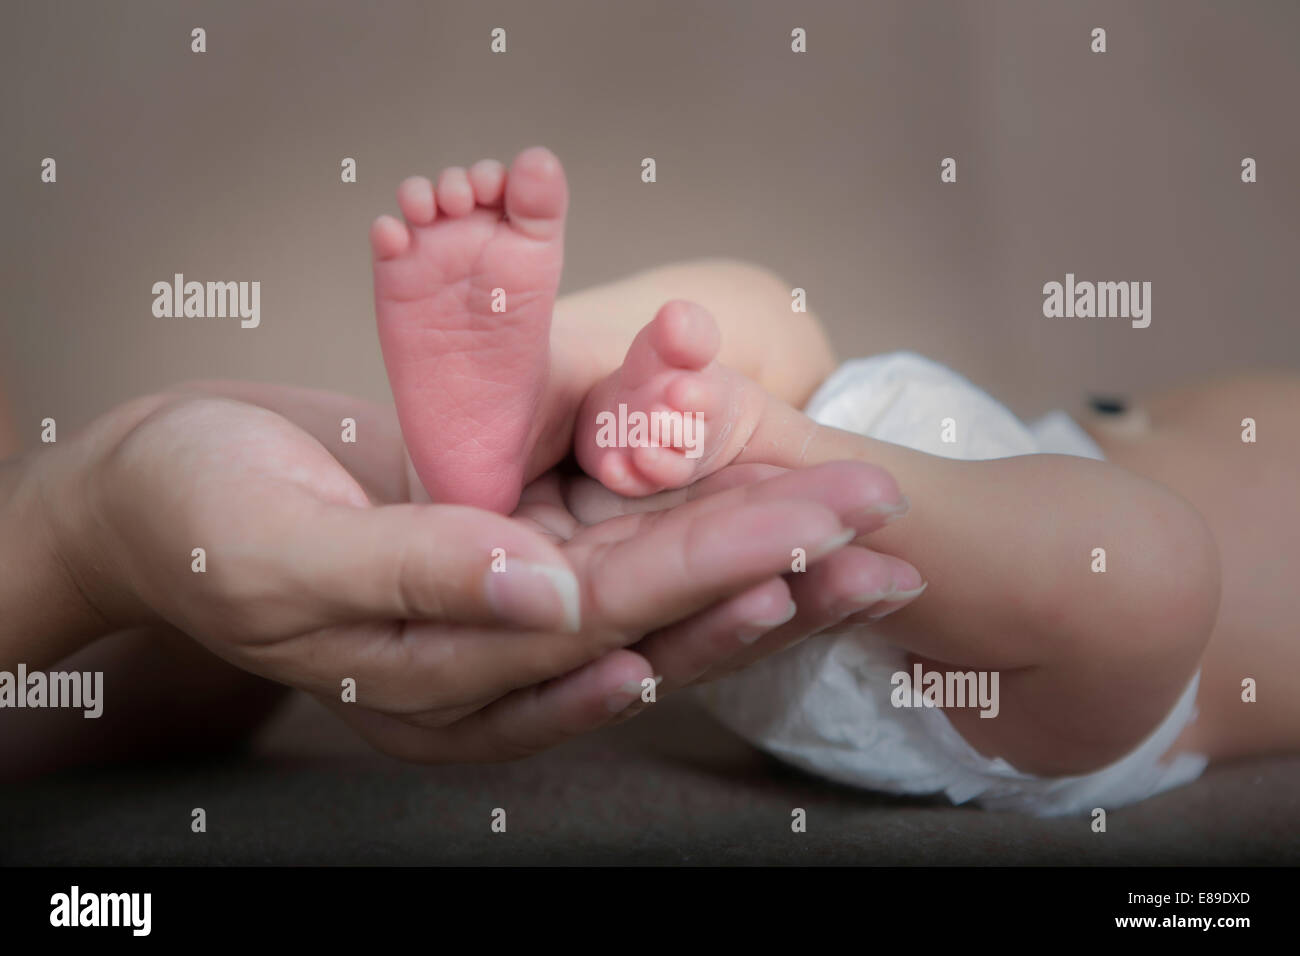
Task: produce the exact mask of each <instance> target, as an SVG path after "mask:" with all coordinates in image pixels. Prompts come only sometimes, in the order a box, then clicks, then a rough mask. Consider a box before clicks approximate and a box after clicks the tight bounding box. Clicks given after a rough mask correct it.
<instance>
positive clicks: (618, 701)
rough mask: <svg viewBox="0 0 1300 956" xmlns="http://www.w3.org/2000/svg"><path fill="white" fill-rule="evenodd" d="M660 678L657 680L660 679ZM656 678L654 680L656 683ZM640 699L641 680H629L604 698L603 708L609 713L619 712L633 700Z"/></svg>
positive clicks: (625, 708) (626, 707)
mask: <svg viewBox="0 0 1300 956" xmlns="http://www.w3.org/2000/svg"><path fill="white" fill-rule="evenodd" d="M662 679H663V678H660V679H659V680H662ZM658 683H659V681H658V680H656V681H655V684H656V685H657V684H658ZM640 699H641V682H640V681H639V680H630V681H628V682H627V683H626V684H624V685H622V686H621V687H619V689H618V690H616V691H615V692H614V693H612V694H610V695H609V696H608V697H606V698H605V708H606V709H607V710H608V711H609V712H610V713H611V714H617V713H621V712H622V711H625V710H627V709H628V707H630V706H631V705H632V702H633V701H637V700H640Z"/></svg>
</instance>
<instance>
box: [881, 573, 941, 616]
mask: <svg viewBox="0 0 1300 956" xmlns="http://www.w3.org/2000/svg"><path fill="white" fill-rule="evenodd" d="M929 586H930V582H929V581H927V582H925V583H924V584H922V585H921V586H920V587H919V588H912V589H911V590H910V591H891V592H890V593H889V594H886V595H885V598H886V599H887V600H888V601H889V604H890V605H891V606H890V607H888V608H886V609H885V610H883V611H881V612H880V613H879V614H868V615H867V620H868V621H879V620H880V619H881V618H882V617H889V615H891V614H893V613H894V612H895V611H901V610H902V609H903V608H905V607H907V606H908V605H909V604H911V603H912V599H913V598H914V597H916V596H917V595H919V594H920V593H921V592H922V591H924V590H925V589H926V588H927V587H929Z"/></svg>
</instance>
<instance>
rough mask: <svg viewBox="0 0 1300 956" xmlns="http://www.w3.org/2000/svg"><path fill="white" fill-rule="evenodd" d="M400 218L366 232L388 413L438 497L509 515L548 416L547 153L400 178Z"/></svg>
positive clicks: (552, 163)
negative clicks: (431, 176)
mask: <svg viewBox="0 0 1300 956" xmlns="http://www.w3.org/2000/svg"><path fill="white" fill-rule="evenodd" d="M397 199H398V204H399V205H400V206H401V209H402V214H403V215H404V216H405V217H406V221H405V222H401V221H400V220H398V219H395V218H394V217H392V216H380V217H379V219H377V220H376V221H375V223H374V225H373V226H372V227H371V229H370V242H371V247H372V249H373V252H374V279H375V315H376V318H377V319H378V322H379V341H380V344H381V345H382V347H383V352H384V364H385V365H386V366H387V369H388V378H389V382H390V383H391V385H392V389H393V398H394V400H395V401H396V403H397V416H398V420H399V421H400V422H401V425H402V435H403V437H404V438H405V439H406V446H407V451H408V453H409V454H410V457H411V463H412V465H413V466H414V467H415V471H416V474H417V475H418V476H419V478H420V482H421V483H422V484H423V485H424V488H425V490H426V491H427V492H428V493H429V496H430V497H431V498H432V499H433V500H434V501H437V502H446V503H455V504H467V505H476V506H478V507H481V508H487V509H490V510H492V511H498V512H503V513H508V512H510V511H513V510H514V508H515V505H516V504H517V503H518V501H519V493H520V490H521V489H522V487H523V482H524V470H525V468H526V467H527V463H528V458H529V455H530V454H531V452H532V450H533V446H534V445H535V444H536V443H537V441H538V436H539V433H540V432H541V431H542V430H543V429H544V428H545V427H546V423H545V421H544V418H543V416H542V415H540V414H539V407H540V406H541V404H542V399H543V395H544V393H545V390H546V384H547V372H548V369H549V366H550V351H549V342H550V329H551V310H552V307H553V306H554V303H555V293H556V290H557V288H558V287H559V283H560V268H561V265H562V263H563V259H564V214H565V209H566V208H567V206H568V187H567V185H566V184H565V181H564V170H563V169H562V168H561V167H560V161H559V160H558V159H556V158H555V156H554V155H553V154H552V153H550V152H549V151H548V150H545V149H541V148H534V149H528V150H524V152H522V153H520V154H519V155H518V156H517V157H515V161H514V164H513V165H512V166H511V167H510V170H509V172H508V173H507V171H506V169H505V167H503V166H502V165H501V164H500V163H498V162H496V161H495V160H484V161H482V162H480V163H476V164H475V165H474V166H472V167H471V168H470V169H469V171H468V172H466V170H464V169H460V168H452V169H446V170H443V172H442V175H441V176H439V178H438V185H437V189H436V190H435V188H434V186H433V184H432V183H431V182H430V181H429V180H428V179H425V178H424V177H412V178H411V179H408V180H406V181H405V182H403V183H402V184H401V186H400V187H399V188H398V192H397Z"/></svg>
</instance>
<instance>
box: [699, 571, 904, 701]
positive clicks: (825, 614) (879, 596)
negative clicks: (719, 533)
mask: <svg viewBox="0 0 1300 956" xmlns="http://www.w3.org/2000/svg"><path fill="white" fill-rule="evenodd" d="M787 580H788V581H789V582H790V592H791V595H792V596H793V599H794V601H795V604H796V606H797V607H798V611H797V613H796V614H795V616H794V617H793V618H792V619H791V620H790V621H789V623H787V624H784V625H782V626H781V627H778V628H775V629H773V630H771V631H769V632H768V633H766V634H764V635H763V636H762V637H760V638H759V639H758V640H756V641H754V642H753V643H752V644H751V645H750V646H749V647H747V648H745V649H744V650H742V651H740V652H739V653H737V654H734V655H732V656H731V657H729V658H727V659H726V660H725V661H721V662H720V663H719V664H718V665H717V666H715V667H714V668H712V669H710V670H709V671H708V672H707V673H705V674H703V675H702V676H701V678H700V679H701V681H709V680H715V679H716V678H718V677H721V676H723V675H725V674H728V673H731V672H732V671H734V670H738V669H740V668H742V667H746V666H748V665H750V664H752V663H754V662H755V661H757V660H760V659H762V658H764V657H767V656H769V655H771V654H775V653H778V652H779V651H782V650H785V649H786V648H788V647H791V646H793V645H795V644H798V643H799V642H800V641H802V640H804V639H806V638H808V637H811V636H813V635H815V634H819V633H821V632H822V631H825V630H828V629H829V628H832V627H835V626H837V625H839V624H840V623H841V622H844V621H846V620H848V619H850V618H853V617H854V616H855V615H869V614H871V613H872V612H873V611H874V610H875V609H876V608H878V607H883V606H887V605H888V604H889V603H890V602H891V601H895V600H900V599H902V600H910V599H911V597H914V596H915V593H919V592H916V591H915V589H917V588H923V587H924V585H923V583H922V581H921V575H920V573H919V572H918V571H917V570H916V569H915V568H914V567H912V566H911V565H910V564H908V563H907V562H906V561H903V560H901V559H900V558H895V557H893V556H891V555H887V554H880V553H878V552H875V551H871V550H868V549H867V548H861V547H848V548H844V549H843V550H841V551H838V552H836V553H835V554H833V555H831V556H830V557H828V558H827V559H826V560H824V561H822V562H820V563H818V564H816V565H812V566H810V567H809V568H808V570H807V572H806V573H802V574H791V575H788V577H787ZM913 592H915V593H913ZM909 594H910V595H911V597H908V595H909Z"/></svg>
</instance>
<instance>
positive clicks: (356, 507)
mask: <svg viewBox="0 0 1300 956" xmlns="http://www.w3.org/2000/svg"><path fill="white" fill-rule="evenodd" d="M215 391H217V389H215V388H214V387H211V386H209V387H206V388H198V387H196V388H193V389H190V390H188V391H182V392H178V393H176V394H174V395H171V396H168V397H166V398H165V400H162V401H159V402H157V403H155V404H154V406H153V407H152V408H150V410H149V411H148V412H147V413H146V414H143V415H142V416H139V417H138V420H136V421H133V422H132V424H131V425H130V427H129V428H124V429H120V433H114V432H113V431H112V430H111V429H109V430H106V431H107V432H108V437H103V438H101V440H100V441H99V442H98V445H97V446H96V447H97V451H96V454H95V461H96V467H95V468H94V469H92V470H91V474H92V475H93V476H94V477H93V480H92V481H91V482H90V483H89V486H88V487H87V488H86V489H84V490H85V497H86V504H85V506H84V507H85V509H86V511H87V513H88V514H89V515H90V521H88V522H87V523H86V524H85V527H91V528H94V529H95V531H94V533H93V534H90V535H83V536H82V537H83V540H81V541H80V542H79V543H78V545H77V549H76V550H77V553H76V555H75V559H76V560H75V561H74V562H73V564H74V566H75V567H77V568H79V569H82V573H81V577H82V578H83V579H84V582H85V585H84V589H85V591H86V594H87V597H88V599H90V600H91V601H92V602H93V603H95V605H96V606H97V607H98V608H100V609H101V612H102V613H103V614H104V616H105V619H106V622H107V623H110V624H112V625H113V626H128V625H130V624H136V623H149V622H157V621H160V620H161V621H166V622H168V623H170V624H172V625H174V626H176V627H178V628H180V629H181V630H183V631H185V632H186V633H188V634H190V635H191V636H193V637H194V638H195V639H197V640H199V641H200V642H201V643H203V644H204V645H205V646H207V647H209V648H210V649H212V650H213V651H214V652H216V653H217V654H218V655H219V656H221V657H223V658H225V659H226V660H228V661H231V662H232V663H234V664H236V665H237V666H239V667H241V668H243V669H245V670H248V671H250V672H253V673H256V674H261V675H263V676H266V677H269V678H272V679H274V680H277V681H280V682H282V683H285V684H289V685H291V686H294V687H299V688H302V689H304V690H307V691H309V692H311V693H313V694H316V695H317V696H318V697H320V698H321V699H322V700H324V701H325V702H326V703H328V704H329V705H330V706H331V707H333V708H334V709H335V710H337V711H338V712H340V713H341V714H342V715H343V716H344V717H346V718H347V719H349V720H350V721H351V722H352V723H353V724H354V725H356V726H357V727H358V728H359V729H360V730H361V731H362V733H363V734H364V735H365V736H366V737H368V738H369V739H370V740H371V741H372V742H374V743H375V744H377V745H378V746H379V747H380V748H381V749H384V750H386V751H388V752H390V753H394V754H397V755H399V756H402V757H406V758H410V759H418V760H424V761H445V760H484V759H500V758H504V757H513V756H519V755H522V754H525V753H531V752H534V751H536V750H539V749H542V748H544V747H546V746H549V745H551V744H554V743H557V742H559V741H561V740H563V739H565V738H567V737H568V736H571V735H573V734H576V733H581V732H584V731H586V730H590V729H593V728H594V727H596V726H600V725H601V724H603V723H606V722H608V721H609V720H611V719H613V718H614V716H615V715H616V714H618V713H619V712H627V711H628V710H630V709H631V708H630V705H632V704H633V702H636V701H640V699H641V691H642V688H643V687H644V686H645V682H646V680H647V679H653V677H654V676H656V673H657V671H656V666H657V665H658V663H659V662H660V661H661V660H662V661H666V662H667V665H666V666H665V669H664V672H663V673H664V676H665V679H666V682H667V681H671V682H672V683H673V684H680V683H684V682H686V681H685V680H683V677H684V676H685V675H686V674H687V671H688V670H690V669H692V668H694V667H696V665H697V664H698V662H699V661H700V660H701V659H709V660H714V659H715V658H719V657H720V655H719V654H718V653H716V651H715V650H714V649H715V648H717V647H721V646H722V645H724V644H725V643H726V641H727V640H731V641H737V640H739V639H740V638H739V637H737V634H741V635H743V636H744V637H745V638H749V637H750V635H751V633H752V632H754V631H755V630H757V631H758V632H759V634H760V635H766V636H761V637H760V638H759V640H757V641H752V642H751V643H750V644H749V645H748V648H752V649H761V648H762V647H763V646H764V644H765V642H766V641H768V640H771V639H772V635H776V636H777V637H778V638H780V635H781V634H783V633H785V632H788V631H789V628H790V626H791V625H794V624H795V622H797V621H798V620H799V617H798V616H796V618H795V620H794V621H788V622H786V623H780V622H781V621H782V618H783V617H788V616H789V614H788V612H789V608H790V594H791V591H790V586H789V585H788V584H786V583H785V581H784V580H782V577H781V575H782V574H783V573H785V572H788V571H789V569H790V564H791V555H792V554H793V553H795V552H796V549H802V551H803V552H804V553H805V554H806V555H807V560H808V562H809V566H810V567H816V568H820V567H822V566H823V565H826V566H828V567H830V566H833V565H829V564H828V563H827V562H828V560H829V558H828V556H830V555H834V554H838V553H839V552H840V551H841V550H842V549H843V546H844V544H845V542H846V540H847V539H848V538H850V537H853V536H854V535H855V534H857V533H862V532H866V531H869V530H871V529H872V528H873V527H874V526H877V525H878V524H879V523H880V521H881V520H882V518H881V513H880V511H879V508H878V506H879V505H880V504H881V503H886V504H888V503H892V502H896V501H897V500H898V494H897V489H896V488H894V487H893V483H892V481H890V480H889V479H888V476H886V475H884V474H883V473H882V472H879V471H878V470H876V469H872V468H869V467H868V466H862V465H838V464H837V465H831V466H823V468H821V469H808V470H806V471H802V472H792V473H787V474H772V475H767V476H763V475H758V474H753V475H749V476H745V480H744V481H737V482H735V485H736V486H734V487H730V488H727V489H726V490H716V489H717V488H721V487H722V485H721V484H720V483H715V493H714V494H710V495H697V496H696V497H694V498H692V500H689V501H684V502H682V503H680V504H679V505H677V506H675V507H668V508H665V509H663V510H660V511H653V512H649V511H648V512H643V513H640V514H614V515H610V516H607V517H598V518H589V519H588V520H587V521H585V522H584V521H583V520H580V519H579V517H578V516H577V515H576V514H575V513H574V512H573V510H571V509H569V508H568V507H567V505H566V504H565V498H564V495H563V492H564V484H563V483H562V482H561V481H560V479H559V478H558V476H556V475H554V474H550V475H547V476H544V477H543V478H542V479H540V480H539V481H538V482H536V483H534V485H533V486H532V487H530V489H529V491H528V496H527V500H526V502H525V504H524V505H523V506H522V508H521V511H520V513H519V514H518V515H516V516H515V517H513V518H507V517H504V516H500V515H494V514H491V513H487V512H482V511H477V510H474V509H469V508H462V507H455V506H444V505H415V504H411V503H409V501H407V502H406V503H403V502H404V501H405V495H406V488H405V485H404V482H403V480H402V479H401V478H400V477H399V474H400V470H401V464H400V463H401V460H402V456H401V450H400V437H399V436H398V435H397V433H396V429H395V426H393V425H392V424H391V420H390V416H388V415H387V414H386V413H384V412H383V411H382V410H379V409H378V407H377V406H368V405H364V404H363V403H357V402H354V401H352V400H350V399H343V398H342V397H339V396H329V395H324V394H322V393H314V392H302V391H300V390H288V389H272V388H262V387H254V386H240V387H236V386H230V387H228V388H226V389H225V393H226V394H225V395H217V394H213V393H214V392H215ZM232 394H233V395H234V397H233V398H232V397H229V396H230V395H232ZM242 399H248V400H242ZM253 401H256V402H258V404H252V402H253ZM272 409H275V410H272ZM341 409H342V410H344V411H346V410H351V411H352V412H353V414H354V416H356V418H357V420H358V421H359V422H363V423H370V426H371V427H369V428H368V430H367V429H366V428H363V429H362V434H361V436H360V437H359V439H358V442H357V444H356V447H348V446H347V445H346V444H340V442H339V433H338V431H337V424H338V422H339V421H340V418H339V417H338V412H339V410H341ZM358 410H360V411H358ZM286 416H291V417H293V418H294V419H295V421H299V422H301V427H300V425H299V424H295V421H290V417H286ZM395 443H396V444H395ZM362 449H364V451H363V450H362ZM837 469H839V470H840V471H839V472H837V471H836V470H837ZM845 469H848V470H849V471H845ZM850 472H852V473H853V475H856V477H855V478H853V480H849V479H850V478H852V475H850ZM836 474H838V477H836V478H834V480H832V479H831V478H830V477H829V476H832V475H836ZM850 486H851V487H850ZM873 509H875V510H874V511H873ZM858 550H860V549H858ZM864 553H868V552H864ZM868 554H869V553H868ZM881 560H882V561H883V562H884V563H885V564H886V565H888V564H889V563H890V562H892V561H893V560H894V559H883V558H882V559H881ZM494 566H495V569H494ZM88 569H95V570H96V571H97V572H100V573H93V574H92V573H90V571H89V570H88ZM104 569H112V573H108V574H105V573H102V572H103V571H104ZM894 570H897V568H894ZM819 573H820V572H819ZM891 574H892V572H891ZM806 580H809V581H810V580H812V578H811V577H810V578H808V579H806ZM805 587H806V585H805V584H803V583H799V584H797V585H796V592H799V591H801V590H802V589H804V588H805ZM814 590H817V589H816V588H814ZM827 593H829V592H827ZM800 613H801V614H802V613H804V612H803V611H802V610H801V611H800ZM798 626H802V625H798ZM647 635H648V637H647ZM637 642H641V648H642V650H645V651H646V653H637V652H634V651H628V650H626V649H625V648H627V647H628V645H633V644H636V643H637ZM684 662H685V663H689V665H690V666H689V667H687V666H685V663H684ZM718 662H720V661H715V663H718ZM349 679H350V681H351V682H354V686H355V702H353V701H352V700H350V699H348V700H345V697H346V696H347V693H346V692H347V688H346V686H345V682H347V681H349Z"/></svg>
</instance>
